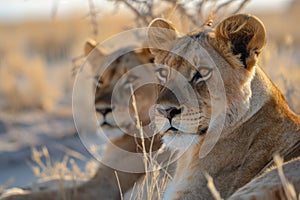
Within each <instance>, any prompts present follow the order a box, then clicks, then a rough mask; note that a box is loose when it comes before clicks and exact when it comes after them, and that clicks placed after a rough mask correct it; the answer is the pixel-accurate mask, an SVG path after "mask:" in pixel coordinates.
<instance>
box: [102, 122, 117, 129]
mask: <svg viewBox="0 0 300 200" xmlns="http://www.w3.org/2000/svg"><path fill="white" fill-rule="evenodd" d="M100 126H101V127H109V128H114V126H113V125H111V124H110V123H108V122H107V121H103V122H102V124H101V125H100Z"/></svg>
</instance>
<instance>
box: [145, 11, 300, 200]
mask: <svg viewBox="0 0 300 200" xmlns="http://www.w3.org/2000/svg"><path fill="white" fill-rule="evenodd" d="M148 34H149V43H150V44H151V45H152V46H153V48H152V49H151V53H152V54H153V55H154V56H155V63H157V64H163V65H165V66H168V67H169V68H171V69H172V70H176V71H177V72H179V73H180V74H181V75H182V76H184V77H185V79H186V80H187V82H188V83H189V85H190V86H191V87H192V89H193V90H194V91H195V93H196V100H197V103H198V106H194V107H193V105H185V104H184V103H182V104H180V103H179V101H178V99H177V98H176V96H180V97H182V96H183V97H185V98H183V101H182V102H188V101H189V99H190V98H191V97H190V96H187V94H188V93H187V89H186V90H179V91H178V90H177V93H176V94H175V93H173V92H172V89H174V88H176V87H178V86H179V84H178V83H177V82H174V73H172V71H171V70H170V69H169V68H167V67H165V66H162V67H161V69H159V70H157V71H158V73H157V76H158V79H159V80H161V81H162V84H163V85H167V86H168V87H164V86H161V87H160V88H159V94H158V100H157V104H158V105H157V107H156V111H155V124H156V127H157V129H159V130H160V131H161V133H162V135H163V137H162V140H163V142H164V144H165V145H166V146H168V147H169V148H170V149H173V150H176V151H178V152H181V153H183V155H182V156H181V157H180V159H179V160H178V161H177V169H176V172H175V177H174V179H173V180H172V182H171V183H170V184H169V185H168V186H167V189H166V191H165V192H164V199H212V198H213V197H212V194H211V192H210V191H209V190H208V188H207V186H206V185H207V180H206V178H205V173H208V174H210V175H211V176H212V178H213V180H214V183H215V186H216V188H217V190H218V191H219V192H220V194H221V196H222V197H223V198H228V197H229V196H230V195H231V194H233V193H234V192H235V191H236V190H237V189H239V188H241V187H242V186H244V185H245V184H247V183H248V182H249V181H251V179H253V178H254V177H256V176H258V175H259V174H261V173H263V172H264V170H265V169H266V168H267V167H268V166H270V165H271V164H272V160H273V154H274V153H276V152H277V153H279V154H280V155H281V156H282V157H283V158H284V159H285V160H286V161H287V160H290V159H292V158H295V157H297V156H299V152H300V151H299V148H300V146H299V144H300V120H299V117H298V116H296V114H294V113H293V112H292V111H291V110H290V109H289V107H288V105H287V103H286V101H285V99H284V97H283V95H282V94H281V92H280V91H279V90H278V89H277V88H276V86H275V85H274V84H273V83H272V81H271V80H270V79H269V78H268V77H267V75H266V74H265V73H264V72H263V70H262V69H261V68H260V67H259V66H258V65H257V61H258V58H259V55H260V53H261V51H262V49H263V47H264V46H265V43H266V31H265V27H264V25H263V23H262V22H261V21H260V20H259V19H258V18H256V17H255V16H252V15H247V14H238V15H234V16H231V17H228V18H226V19H225V20H223V21H221V22H220V23H219V24H218V25H217V26H216V28H215V29H212V28H209V27H203V28H202V29H201V30H200V31H197V32H193V33H191V34H190V35H187V36H183V37H179V36H178V34H177V32H176V29H175V28H174V26H173V25H172V24H171V23H170V22H168V21H166V20H163V19H155V20H154V21H153V22H152V23H151V24H150V25H149V31H148ZM200 46H201V48H200ZM162 48H165V49H162ZM168 50H169V51H168ZM204 50H205V51H206V52H207V53H208V55H209V57H211V58H212V61H213V63H214V64H212V62H211V61H210V60H209V59H208V58H207V56H204V55H205V54H204V53H203V51H204ZM182 56H185V57H187V58H189V60H187V59H184V58H183V57H182ZM214 65H215V66H214ZM217 75H220V77H221V78H218V76H217ZM220 79H222V80H221V81H223V84H224V89H225V95H226V102H224V104H225V105H226V110H225V111H224V112H225V113H223V112H218V109H219V107H220V108H221V107H222V105H221V106H219V105H217V107H216V108H215V113H217V115H215V116H213V115H212V110H213V109H214V108H213V106H215V105H212V103H211V102H213V101H217V100H218V98H219V96H218V95H216V93H214V91H213V90H212V89H215V90H217V89H218V86H217V83H218V82H219V81H220ZM183 87H184V88H188V87H187V86H183ZM209 89H210V90H209ZM175 95H176V96H175ZM218 106H219V107H218ZM222 114H225V115H224V116H225V121H224V123H220V122H219V121H218V120H217V119H218V116H219V115H222ZM213 117H215V118H213ZM222 125H223V129H221V130H222V132H221V135H220V137H219V139H218V140H217V141H216V144H215V145H214V146H213V148H212V149H211V151H210V152H207V153H208V154H207V155H206V154H204V156H203V154H201V150H202V149H201V148H202V147H203V146H204V145H207V143H206V144H205V142H204V141H205V139H206V138H207V137H209V136H210V135H211V134H214V130H219V129H218V128H219V126H222ZM208 142H209V141H208ZM189 144H191V145H190V146H189ZM212 145H213V144H212ZM206 147H207V146H206ZM185 149H186V151H185ZM199 152H200V153H199ZM292 169H295V168H292ZM298 170H299V167H298ZM298 176H299V174H298ZM299 190H300V188H299V187H298V188H297V192H299ZM237 199H238V197H237Z"/></svg>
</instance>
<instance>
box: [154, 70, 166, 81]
mask: <svg viewBox="0 0 300 200" xmlns="http://www.w3.org/2000/svg"><path fill="white" fill-rule="evenodd" d="M155 71H156V76H157V78H158V79H159V81H161V82H163V83H165V82H166V81H167V78H168V75H169V70H168V69H167V68H158V69H157V70H155Z"/></svg>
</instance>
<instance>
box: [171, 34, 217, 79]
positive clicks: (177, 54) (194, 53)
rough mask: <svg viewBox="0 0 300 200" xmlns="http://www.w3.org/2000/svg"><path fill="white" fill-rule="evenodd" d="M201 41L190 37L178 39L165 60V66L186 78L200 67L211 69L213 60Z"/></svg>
mask: <svg viewBox="0 0 300 200" xmlns="http://www.w3.org/2000/svg"><path fill="white" fill-rule="evenodd" d="M202 40H203V39H199V38H194V37H191V36H186V37H183V38H180V39H178V40H177V41H176V43H175V45H174V46H173V48H172V50H171V51H170V53H169V54H168V56H167V57H166V58H165V64H166V65H167V66H169V67H171V68H173V69H175V70H177V71H180V72H181V73H182V74H186V75H187V76H190V74H191V72H193V71H195V70H199V68H200V67H209V68H213V67H214V66H215V65H214V64H213V59H212V58H211V56H210V54H209V53H208V51H207V50H206V48H207V47H206V46H207V45H206V46H204V45H202V44H203V41H202Z"/></svg>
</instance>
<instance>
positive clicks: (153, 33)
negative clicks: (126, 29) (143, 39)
mask: <svg viewBox="0 0 300 200" xmlns="http://www.w3.org/2000/svg"><path fill="white" fill-rule="evenodd" d="M176 38H177V31H176V28H175V27H174V26H173V24H171V23H170V22H168V21H166V20H164V19H161V18H157V19H154V20H153V21H152V22H151V23H150V25H149V29H148V40H149V41H148V42H149V45H150V47H151V48H150V52H151V53H152V54H153V55H154V56H155V55H157V54H159V53H161V52H162V51H170V50H171V48H172V43H173V42H174V40H175V39H176Z"/></svg>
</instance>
